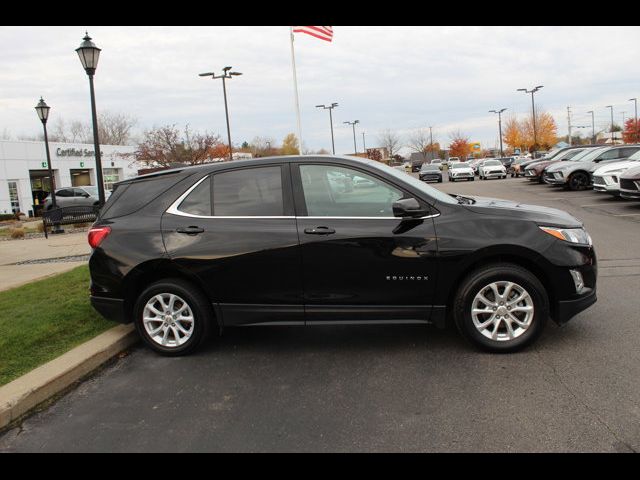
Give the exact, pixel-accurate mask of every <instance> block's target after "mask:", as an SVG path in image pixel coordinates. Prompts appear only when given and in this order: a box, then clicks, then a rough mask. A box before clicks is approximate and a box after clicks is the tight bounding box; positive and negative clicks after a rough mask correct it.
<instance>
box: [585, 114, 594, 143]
mask: <svg viewBox="0 0 640 480" xmlns="http://www.w3.org/2000/svg"><path fill="white" fill-rule="evenodd" d="M587 113H590V114H591V142H592V143H593V144H594V145H595V143H596V120H595V117H594V114H593V110H589V111H588V112H587Z"/></svg>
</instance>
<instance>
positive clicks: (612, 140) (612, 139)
mask: <svg viewBox="0 0 640 480" xmlns="http://www.w3.org/2000/svg"><path fill="white" fill-rule="evenodd" d="M605 108H609V109H611V145H615V142H614V138H613V105H607V106H606V107H605Z"/></svg>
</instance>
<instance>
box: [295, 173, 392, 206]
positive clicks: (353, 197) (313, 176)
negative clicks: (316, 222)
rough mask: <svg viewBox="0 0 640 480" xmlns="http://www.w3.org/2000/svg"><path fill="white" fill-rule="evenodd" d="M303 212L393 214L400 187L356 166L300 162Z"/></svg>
mask: <svg viewBox="0 0 640 480" xmlns="http://www.w3.org/2000/svg"><path fill="white" fill-rule="evenodd" d="M300 176H301V178H302V189H303V192H304V198H305V203H306V206H307V215H309V216H312V217H393V203H394V202H396V201H397V200H400V199H401V198H403V196H404V194H403V192H402V191H401V190H399V189H397V188H395V187H393V186H392V185H389V184H388V183H386V182H384V181H382V180H380V179H378V178H377V177H374V176H372V175H368V174H366V173H363V172H361V171H359V170H354V169H351V168H345V167H339V166H333V165H301V166H300Z"/></svg>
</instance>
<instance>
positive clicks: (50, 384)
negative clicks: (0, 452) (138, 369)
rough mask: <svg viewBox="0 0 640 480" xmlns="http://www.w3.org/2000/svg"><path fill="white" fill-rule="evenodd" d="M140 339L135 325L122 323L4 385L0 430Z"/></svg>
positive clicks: (0, 399)
mask: <svg viewBox="0 0 640 480" xmlns="http://www.w3.org/2000/svg"><path fill="white" fill-rule="evenodd" d="M138 338H139V337H138V335H137V334H136V332H135V328H134V326H133V325H131V324H129V325H118V326H117V327H114V328H111V329H109V330H107V331H106V332H104V333H101V334H100V335H98V336H97V337H95V338H93V339H91V340H89V341H88V342H85V343H83V344H82V345H79V346H77V347H75V348H74V349H72V350H69V351H68V352H67V353H64V354H63V355H61V356H60V357H58V358H55V359H53V360H51V361H50V362H48V363H45V364H44V365H41V366H39V367H38V368H36V369H34V370H32V371H30V372H29V373H27V374H25V375H23V376H21V377H20V378H17V379H15V380H14V381H12V382H10V383H8V384H6V385H4V386H2V387H0V429H3V428H4V427H6V426H7V425H9V424H10V423H11V422H13V421H15V420H16V419H18V418H20V417H21V416H22V415H24V414H25V413H27V412H28V411H30V410H31V409H33V408H35V407H37V406H38V405H39V404H41V403H42V402H44V401H46V400H47V399H49V398H51V397H53V396H54V395H56V394H58V393H60V392H62V391H63V390H65V389H66V388H67V387H69V386H70V385H71V384H73V383H74V382H76V381H78V380H80V379H81V378H82V377H84V376H86V375H87V374H89V373H91V372H92V371H94V370H95V369H97V368H98V367H99V366H100V365H102V364H103V363H105V362H106V361H108V360H109V359H111V358H113V357H115V356H116V355H118V354H119V353H120V352H122V351H123V350H125V349H127V348H129V347H130V346H131V345H133V344H135V343H136V342H137V341H138Z"/></svg>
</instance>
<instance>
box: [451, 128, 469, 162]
mask: <svg viewBox="0 0 640 480" xmlns="http://www.w3.org/2000/svg"><path fill="white" fill-rule="evenodd" d="M449 138H450V139H451V143H450V144H449V157H459V158H460V159H461V160H464V159H465V158H467V157H468V156H469V154H470V153H471V152H472V148H471V144H470V143H469V136H468V135H466V134H464V133H462V132H460V130H457V131H455V132H452V133H451V134H450V135H449Z"/></svg>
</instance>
